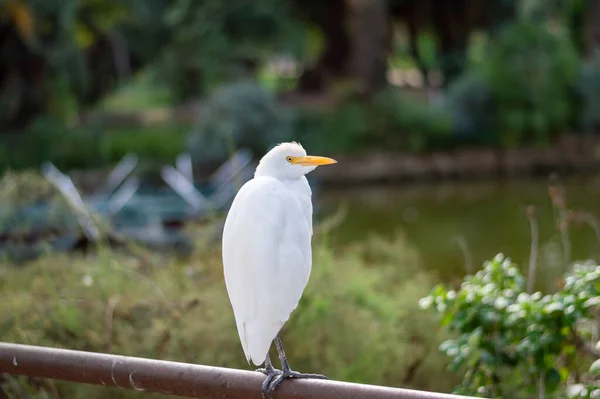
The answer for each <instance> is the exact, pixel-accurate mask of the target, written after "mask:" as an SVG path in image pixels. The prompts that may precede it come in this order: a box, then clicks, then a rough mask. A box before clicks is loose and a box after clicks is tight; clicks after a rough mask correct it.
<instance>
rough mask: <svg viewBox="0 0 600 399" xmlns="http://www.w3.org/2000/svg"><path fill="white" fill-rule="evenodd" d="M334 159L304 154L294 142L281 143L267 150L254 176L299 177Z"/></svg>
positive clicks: (328, 163) (334, 161)
mask: <svg viewBox="0 0 600 399" xmlns="http://www.w3.org/2000/svg"><path fill="white" fill-rule="evenodd" d="M336 162H337V161H336V160H335V159H331V158H327V157H318V156H312V155H306V151H305V150H304V148H303V147H302V146H301V145H300V144H299V143H296V142H291V143H281V144H278V145H277V146H275V147H274V148H273V149H271V151H269V152H267V153H266V154H265V155H264V156H263V157H262V159H261V160H260V162H259V164H258V167H257V168H256V173H255V176H271V177H276V178H279V179H299V178H300V177H302V176H304V175H305V174H307V173H308V172H311V171H313V170H315V169H316V167H317V166H321V165H330V164H334V163H336Z"/></svg>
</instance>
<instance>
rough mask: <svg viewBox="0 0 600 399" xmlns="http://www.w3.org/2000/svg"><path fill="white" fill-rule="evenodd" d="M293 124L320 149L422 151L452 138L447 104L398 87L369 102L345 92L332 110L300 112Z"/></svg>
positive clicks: (314, 146) (303, 137)
mask: <svg viewBox="0 0 600 399" xmlns="http://www.w3.org/2000/svg"><path fill="white" fill-rule="evenodd" d="M295 128H296V129H295V130H296V135H297V136H298V137H299V139H300V140H301V141H302V142H306V143H307V145H309V146H310V147H311V148H315V149H316V150H318V151H340V152H353V151H358V150H360V151H364V149H365V148H378V149H387V150H400V151H411V152H420V151H426V150H429V149H432V148H440V147H444V146H446V145H447V143H448V142H450V140H451V139H452V138H451V136H450V133H451V128H452V125H451V120H450V116H449V114H448V113H447V112H446V110H445V109H444V108H442V107H440V106H436V105H430V104H428V103H426V102H423V101H420V100H416V99H414V98H411V97H410V96H406V95H403V94H402V93H399V92H398V91H397V90H396V89H388V90H383V91H381V92H380V93H378V94H377V95H375V96H374V97H373V98H372V99H371V100H370V101H369V102H367V103H365V102H364V101H362V100H358V99H354V98H347V99H345V100H343V101H342V102H341V103H340V104H339V105H336V106H335V108H333V109H330V110H324V111H321V110H319V111H304V112H301V113H300V114H299V115H297V118H296V120H295Z"/></svg>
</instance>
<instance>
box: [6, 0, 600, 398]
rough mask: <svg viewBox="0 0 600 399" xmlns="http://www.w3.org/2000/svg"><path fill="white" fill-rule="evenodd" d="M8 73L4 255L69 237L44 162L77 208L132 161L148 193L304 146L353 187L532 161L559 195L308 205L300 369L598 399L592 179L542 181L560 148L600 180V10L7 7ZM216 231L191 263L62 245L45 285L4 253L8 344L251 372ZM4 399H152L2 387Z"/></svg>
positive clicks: (185, 256) (533, 186)
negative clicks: (572, 144) (29, 212)
mask: <svg viewBox="0 0 600 399" xmlns="http://www.w3.org/2000/svg"><path fill="white" fill-rule="evenodd" d="M0 61H1V62H0V174H2V175H3V178H2V180H1V181H0V229H1V230H0V247H1V246H2V245H6V244H7V242H9V241H10V240H11V239H10V238H9V237H8V236H7V234H5V231H4V228H5V227H6V226H9V227H10V226H13V225H14V224H15V219H17V218H19V217H21V216H18V215H21V213H19V212H20V210H22V209H26V208H27V207H29V206H37V205H39V204H40V203H42V202H48V203H50V204H51V209H52V212H51V213H50V215H51V217H50V216H49V217H48V219H49V220H47V221H46V223H47V224H49V223H55V224H60V223H62V221H63V220H64V219H63V216H64V214H65V213H69V212H70V209H69V207H68V204H66V203H65V201H64V198H63V197H62V196H61V194H60V193H58V192H57V191H56V190H55V188H54V187H53V186H52V185H51V184H50V183H49V182H47V181H46V180H45V179H44V178H43V177H42V176H41V175H40V174H39V172H38V170H39V168H40V167H41V166H42V164H43V163H44V162H46V161H51V162H52V163H53V164H54V165H56V166H57V167H58V168H59V169H61V170H63V171H67V172H73V173H75V172H77V173H83V174H84V176H85V177H83V178H80V179H79V181H78V182H76V183H78V184H79V183H81V186H93V185H94V184H93V183H85V182H87V181H92V180H93V177H92V175H93V173H95V172H97V171H100V173H105V172H106V171H107V170H108V169H109V168H110V167H112V166H114V165H115V164H116V163H117V162H118V161H119V160H121V159H122V158H123V157H124V156H125V155H127V154H131V153H135V154H136V155H137V156H139V158H140V159H141V160H142V165H141V168H142V175H143V176H144V177H147V178H148V179H149V181H150V182H151V184H155V183H156V182H157V181H159V180H160V176H159V169H160V167H161V166H163V165H165V164H172V163H173V162H175V160H176V158H177V157H178V156H179V155H180V154H181V153H183V152H187V153H189V154H190V155H191V157H192V160H193V163H194V166H195V167H196V168H197V169H198V171H201V172H202V171H204V170H214V167H215V166H216V165H218V164H219V163H221V162H223V161H224V160H225V159H226V158H227V157H228V156H229V155H230V154H231V152H232V151H234V150H236V149H239V148H247V149H250V150H252V152H253V153H254V155H255V157H259V156H260V155H262V154H263V153H264V152H265V151H267V150H268V149H269V148H270V147H271V146H272V145H273V144H275V143H277V142H280V141H288V140H295V141H300V142H301V143H302V144H303V145H304V146H305V148H307V149H308V151H309V152H311V153H318V154H322V155H328V156H333V157H338V156H339V157H341V158H340V159H344V160H346V161H345V162H343V163H342V162H340V164H339V165H338V166H336V167H338V168H343V169H338V170H343V171H344V173H340V172H338V176H339V175H341V174H348V175H350V174H353V173H356V174H357V175H360V174H361V170H360V168H361V167H362V166H361V162H359V161H365V160H369V159H371V160H372V159H375V161H373V162H371V164H370V166H371V168H370V170H371V171H372V170H376V169H377V168H378V167H380V166H381V165H382V164H385V163H386V162H390V161H389V160H390V159H393V158H394V157H400V156H402V157H404V158H402V159H407V161H406V163H405V164H402V166H398V165H400V164H399V163H393V162H392V163H391V166H388V167H387V168H388V169H389V168H391V169H402V168H406V169H409V170H410V168H411V165H413V166H412V167H413V168H417V169H418V166H414V165H415V163H411V162H416V161H415V160H417V159H419V160H421V161H419V162H422V163H421V164H419V165H422V164H426V165H433V164H436V165H437V164H440V165H442V167H441V168H442V169H443V168H444V166H443V165H445V162H446V161H445V159H446V158H444V157H443V156H445V155H444V154H446V155H448V156H455V155H456V156H459V155H461V154H467V156H466V158H468V159H471V161H469V162H467V166H466V169H467V174H472V175H474V176H476V175H478V173H479V172H480V169H481V166H482V165H487V163H486V162H487V161H489V158H491V157H495V156H496V155H497V154H504V155H506V156H507V157H508V158H506V159H512V161H511V162H513V164H514V165H513V166H514V168H516V169H518V168H519V167H520V166H519V165H521V164H522V163H527V162H534V163H535V165H536V166H535V167H532V168H530V169H532V170H534V171H535V172H536V173H537V174H538V175H541V176H542V179H539V180H526V181H498V180H496V179H493V177H494V176H493V175H494V173H495V172H494V173H491V174H489V175H490V176H487V177H488V180H485V181H477V182H468V183H464V182H463V183H456V182H441V183H440V182H437V183H435V184H423V182H421V181H417V182H414V184H411V185H403V186H397V185H396V186H394V185H382V184H378V185H369V186H365V185H363V186H357V187H344V185H343V184H340V185H338V187H336V188H328V187H326V186H324V185H321V184H319V182H318V181H311V183H313V184H314V187H315V202H316V207H315V210H316V213H317V215H316V220H317V225H318V226H319V227H318V228H317V232H316V234H315V237H314V241H315V260H314V264H315V267H314V268H313V270H314V272H313V275H312V277H311V282H310V284H309V286H308V288H307V291H306V294H305V297H304V298H303V299H302V301H301V303H300V305H299V308H298V309H297V311H295V312H294V314H293V316H292V319H291V320H290V322H289V323H288V324H287V325H286V327H285V330H284V332H283V335H284V337H283V340H284V341H285V342H286V351H287V352H288V356H289V358H290V362H291V363H292V367H294V368H295V369H297V370H299V371H307V372H321V373H324V374H326V375H328V376H329V377H331V378H335V379H343V380H350V381H357V382H367V383H372V384H385V385H392V386H403V387H410V388H417V389H427V390H437V391H445V392H450V391H456V392H460V393H467V394H471V395H479V396H484V397H505V398H515V397H523V398H529V397H539V398H542V397H556V398H564V397H567V396H569V395H571V396H577V395H578V396H577V397H597V396H594V395H597V394H599V393H600V392H599V391H597V390H596V381H597V377H596V374H597V373H598V370H600V365H596V366H594V364H595V363H593V362H594V360H596V359H597V358H598V357H600V355H599V350H600V348H596V342H597V341H598V340H599V339H600V336H599V335H598V331H600V330H599V327H598V317H597V314H598V313H597V306H598V304H599V303H600V299H599V298H600V297H599V296H598V295H599V292H600V291H599V287H600V282H599V281H600V272H599V271H598V269H597V263H594V262H592V263H582V262H583V261H584V260H587V259H598V258H599V257H600V245H599V244H600V227H599V226H600V224H599V223H598V221H597V217H596V215H597V214H598V212H600V203H599V202H598V200H597V198H598V196H599V195H600V180H599V179H598V177H597V175H596V173H597V170H596V169H597V168H596V169H594V168H591V172H592V173H591V175H586V176H574V177H572V178H570V179H564V180H561V181H560V182H559V183H557V182H556V181H554V180H553V183H552V184H550V185H549V184H548V181H547V177H548V174H549V172H562V171H564V170H566V169H568V168H566V167H565V168H562V169H561V168H559V169H560V170H554V169H555V168H554V166H555V165H554V164H552V162H550V164H552V165H554V166H551V167H549V166H547V165H548V164H549V163H548V162H549V161H548V159H550V161H552V159H553V158H552V157H556V156H557V153H558V155H561V156H562V155H564V154H563V152H564V153H565V154H566V153H567V151H563V150H562V149H561V148H562V147H560V145H561V144H560V143H563V142H568V140H582V141H578V143H580V144H579V145H580V147H583V150H585V151H583V150H582V151H583V152H585V153H586V154H591V155H589V156H590V157H591V159H592V160H597V159H598V150H597V148H596V147H594V146H592V145H587V144H586V143H588V141H585V140H588V139H594V140H595V139H596V138H597V137H598V132H599V131H600V0H487V1H478V0H455V1H446V0H239V1H235V2H234V1H231V2H225V1H222V0H60V1H58V0H52V1H50V0H0ZM565 137H566V138H567V139H565ZM565 140H566V141H565ZM590 142H592V143H596V141H590ZM557 143H558V144H557ZM581 143H583V144H581ZM595 145H596V144H595ZM586 147H587V148H586ZM469 151H471V152H469ZM586 151H587V152H586ZM383 154H386V156H387V157H386V158H381V156H383ZM390 154H391V155H390ZM436 154H437V155H439V154H442V155H443V156H442V157H441V158H434V156H436ZM469 154H471V155H469ZM473 154H474V155H473ZM507 154H508V155H507ZM430 157H431V158H430ZM510 157H512V158H510ZM576 157H577V155H576V156H575V158H576ZM436 159H437V160H436ZM457 159H458V158H457ZM461 159H462V158H461ZM473 159H474V161H473ZM386 160H387V161H386ZM470 162H473V163H470ZM506 162H508V161H506ZM569 162H571V163H577V162H578V161H577V160H574V159H573V157H571V159H570V161H569ZM581 162H587V161H585V160H584V161H581ZM343 165H346V166H343ZM353 165H354V166H353ZM540 165H541V166H543V167H540ZM436 167H437V166H436ZM357 168H359V169H357ZM365 168H366V169H369V168H368V167H365ZM536 168H539V170H537V169H536ZM563 169H564V170H563ZM332 170H333V169H332ZM367 172H368V170H367ZM441 174H442V175H444V176H446V175H448V176H451V177H455V173H454V172H448V173H446V172H445V171H443V173H441ZM459 174H460V173H459ZM90 179H91V180H90ZM375 180H377V179H375ZM84 183H85V184H84ZM82 191H83V192H84V193H85V190H82ZM530 205H532V206H534V207H529V208H528V206H530ZM336 212H340V213H336ZM16 215H17V216H16ZM340 215H341V216H340ZM223 216H224V215H223V212H221V213H217V214H214V215H213V214H211V215H209V216H208V217H206V218H204V219H202V221H201V222H200V223H197V222H190V223H186V224H185V226H184V230H185V232H186V234H187V235H188V236H189V237H192V239H193V240H192V241H193V242H192V246H191V249H189V250H188V251H187V252H185V251H183V252H176V253H173V251H155V250H149V249H148V248H145V247H143V246H139V245H138V244H134V243H132V242H126V243H125V244H123V243H122V242H120V245H113V244H114V242H111V241H110V240H107V241H106V242H102V243H100V244H99V245H98V246H97V247H92V248H90V247H89V246H87V247H83V248H82V247H81V246H80V245H77V249H81V250H78V251H74V252H67V253H65V252H61V251H54V250H52V246H51V245H47V243H43V244H41V245H37V246H36V248H35V253H36V256H35V257H36V259H35V260H33V261H31V262H29V263H27V264H25V263H24V262H14V259H9V258H8V257H6V256H5V255H6V254H5V253H4V254H3V255H2V257H0V339H1V340H3V341H8V342H20V343H28V344H36V345H48V346H59V347H66V348H72V349H82V350H92V351H105V352H114V353H120V354H127V355H132V356H146V357H151V358H161V359H169V360H178V361H186V362H193V363H201V364H210V365H218V366H227V367H240V368H247V365H246V364H245V362H244V359H243V354H242V351H241V347H240V345H239V342H238V338H237V335H236V333H235V325H234V320H233V314H232V312H231V310H230V308H229V304H228V301H227V298H226V294H225V290H224V284H223V280H222V274H221V273H222V272H221V260H220V251H219V243H220V233H221V230H220V229H221V226H222V221H223ZM31 223H32V222H31V221H30V220H21V221H19V229H17V231H18V232H19V234H20V233H22V232H23V231H27V232H30V231H34V232H35V231H36V226H31V225H30V224H31ZM73 224H74V225H75V226H76V223H73ZM69 226H71V225H69ZM69 228H70V227H69ZM13 232H14V231H13ZM52 234H53V233H52ZM20 237H21V236H20ZM20 240H21V241H19V242H17V243H15V242H11V245H16V246H18V247H19V250H22V248H29V245H30V243H29V242H28V241H27V239H24V238H23V239H20ZM92 249H93V250H92ZM26 251H33V250H30V249H27V250H26ZM498 253H504V254H506V255H507V256H508V257H510V258H511V259H514V261H515V262H516V264H513V263H512V261H509V260H506V259H505V258H504V257H503V256H497V257H495V256H496V254H498ZM40 254H42V255H43V256H41V257H39V256H38V255H40ZM30 258H34V256H31V257H30ZM488 259H489V260H490V261H489V262H487V263H484V261H486V260H488ZM575 264H576V265H577V266H574V265H575ZM481 265H484V267H483V269H482V270H481V271H479V273H478V270H479V269H480V266H481ZM531 270H534V273H533V275H532V274H531V272H530V271H531ZM535 270H537V273H535ZM465 274H469V275H470V276H467V277H465ZM525 276H526V277H525ZM442 283H443V284H442ZM434 286H435V287H436V288H434V289H433V290H432V287H434ZM537 291H539V295H538V294H536V292H537ZM580 293H583V294H581V295H579V294H580ZM520 294H523V295H520ZM542 294H543V295H542ZM519 298H520V299H519ZM420 299H422V300H421V307H424V308H433V309H434V310H435V312H426V311H424V310H422V309H420V308H419V300H420ZM436 313H437V314H436ZM439 322H441V324H440V323H439ZM544 332H545V333H544ZM507 334H508V335H507ZM442 342H444V344H443V345H442V346H441V347H440V348H438V346H439V345H440V343H442ZM439 349H441V350H439ZM447 366H450V368H448V367H447ZM515 376H518V377H519V378H516V377H515ZM0 388H1V389H2V390H4V391H5V392H7V394H8V395H9V397H16V398H37V397H40V398H42V397H44V398H46V397H52V398H58V397H83V396H86V397H90V398H92V397H94V398H108V397H110V398H114V397H138V396H139V397H151V396H152V395H149V394H141V393H139V392H125V391H123V390H111V389H107V388H101V387H89V386H82V385H76V384H65V383H60V382H53V381H47V380H38V379H24V378H16V377H14V376H8V375H0ZM0 393H1V392H0Z"/></svg>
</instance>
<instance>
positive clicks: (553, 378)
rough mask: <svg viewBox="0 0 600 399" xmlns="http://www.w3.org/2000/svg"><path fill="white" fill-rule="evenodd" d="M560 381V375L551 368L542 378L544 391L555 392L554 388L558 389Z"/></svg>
mask: <svg viewBox="0 0 600 399" xmlns="http://www.w3.org/2000/svg"><path fill="white" fill-rule="evenodd" d="M560 381H561V377H560V373H559V372H558V370H556V369H555V368H552V369H550V370H548V371H547V372H546V376H545V378H544V385H546V389H547V390H548V391H550V392H552V391H555V390H556V388H558V385H559V384H560Z"/></svg>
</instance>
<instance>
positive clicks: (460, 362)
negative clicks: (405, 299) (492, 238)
mask: <svg viewBox="0 0 600 399" xmlns="http://www.w3.org/2000/svg"><path fill="white" fill-rule="evenodd" d="M599 299H600V266H598V265H596V264H592V263H586V264H578V265H575V266H574V268H573V270H572V271H571V272H569V273H567V275H566V276H565V278H564V285H563V286H562V287H561V289H560V290H559V291H558V292H556V293H555V294H547V295H542V293H540V292H536V293H533V294H531V295H530V294H528V293H527V292H526V291H525V278H524V277H523V276H522V275H521V273H520V271H519V269H518V268H517V267H516V265H515V264H513V263H512V262H511V261H510V260H509V259H506V258H504V256H503V255H501V254H499V255H497V256H496V257H495V258H494V259H493V260H490V261H488V262H486V263H485V264H484V267H483V269H482V270H481V271H479V272H477V273H476V274H475V275H473V276H467V277H466V278H465V280H464V282H463V283H462V284H461V286H460V289H459V290H457V291H454V290H449V289H447V288H445V287H444V286H443V285H438V286H437V287H435V288H434V289H433V290H432V291H431V294H430V296H428V297H425V298H423V299H422V300H421V302H420V303H421V306H422V307H423V308H427V309H429V308H430V309H432V310H433V311H434V312H437V313H439V314H440V315H441V316H442V319H441V322H442V325H444V326H446V327H447V328H448V329H449V330H450V331H452V332H453V333H454V334H456V335H457V337H456V338H454V339H450V340H447V341H445V342H443V343H442V344H441V345H440V350H441V351H443V352H444V353H446V355H447V356H449V357H450V358H451V359H452V360H451V363H450V366H451V368H452V369H454V370H458V369H461V370H463V371H465V374H464V378H463V381H462V383H461V384H460V385H459V386H458V387H457V388H456V392H457V393H461V394H468V395H475V396H482V397H495V398H501V397H502V398H520V397H522V398H529V397H532V396H535V395H539V397H547V396H545V395H548V396H549V397H564V394H565V393H566V392H567V391H573V390H574V389H575V390H580V389H581V388H586V392H587V393H586V395H590V394H592V393H593V395H596V394H599V393H600V389H599V388H598V387H597V386H595V385H594V383H593V375H591V374H589V373H588V374H585V373H583V372H584V371H585V368H589V367H590V364H591V361H592V360H594V359H595V358H597V357H598V356H599V354H598V353H597V352H596V350H595V349H594V345H593V344H592V343H591V342H590V341H591V339H592V331H594V330H595V329H597V322H596V321H595V318H596V315H597V311H598V304H599V303H600V301H599ZM589 355H592V356H591V358H590V357H589ZM583 384H588V387H585V386H584V385H583ZM590 386H592V387H593V389H591V388H590ZM594 392H595V393H594ZM586 397H587V396H586ZM592 397H595V396H592Z"/></svg>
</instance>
